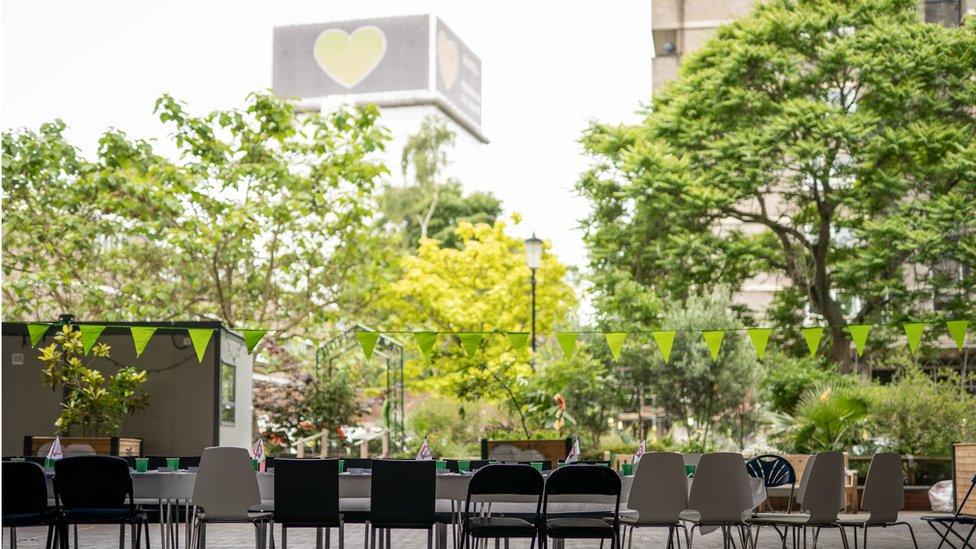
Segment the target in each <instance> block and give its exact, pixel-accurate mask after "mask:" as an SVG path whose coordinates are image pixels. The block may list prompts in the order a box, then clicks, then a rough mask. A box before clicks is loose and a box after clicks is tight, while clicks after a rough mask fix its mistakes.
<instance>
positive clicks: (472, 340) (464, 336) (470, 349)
mask: <svg viewBox="0 0 976 549" xmlns="http://www.w3.org/2000/svg"><path fill="white" fill-rule="evenodd" d="M458 338H459V339H460V340H461V345H462V346H463V347H464V352H465V353H467V355H468V358H474V355H475V354H476V353H477V352H478V347H479V346H480V345H481V340H483V339H484V338H485V334H483V333H481V332H461V333H459V334H458Z"/></svg>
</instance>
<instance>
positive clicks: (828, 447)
mask: <svg viewBox="0 0 976 549" xmlns="http://www.w3.org/2000/svg"><path fill="white" fill-rule="evenodd" d="M871 404H872V395H871V391H870V390H869V388H867V387H865V386H862V385H848V384H840V385H837V384H831V383H829V382H828V383H817V384H816V385H814V386H812V387H810V388H809V389H807V391H806V392H805V393H803V396H802V397H800V401H799V402H798V403H797V404H796V409H795V412H794V413H793V414H781V415H780V417H779V425H780V429H779V431H778V432H777V433H776V438H777V439H779V440H780V441H781V445H782V446H784V449H785V450H787V451H791V452H797V453H805V454H806V453H814V452H830V451H835V450H845V449H847V448H850V447H851V446H852V445H853V444H855V443H857V442H859V441H860V440H861V439H862V438H863V437H862V435H861V433H860V432H859V430H860V429H862V428H863V427H865V426H866V423H867V418H868V417H869V413H870V411H871Z"/></svg>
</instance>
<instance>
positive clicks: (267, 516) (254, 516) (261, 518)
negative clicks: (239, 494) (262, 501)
mask: <svg viewBox="0 0 976 549" xmlns="http://www.w3.org/2000/svg"><path fill="white" fill-rule="evenodd" d="M197 519H198V520H200V521H201V522H210V523H228V524H229V523H241V522H265V521H268V522H270V521H271V520H272V519H273V517H272V514H271V513H252V512H249V513H248V514H247V516H246V517H214V516H207V514H206V513H205V512H203V511H201V512H199V513H197Z"/></svg>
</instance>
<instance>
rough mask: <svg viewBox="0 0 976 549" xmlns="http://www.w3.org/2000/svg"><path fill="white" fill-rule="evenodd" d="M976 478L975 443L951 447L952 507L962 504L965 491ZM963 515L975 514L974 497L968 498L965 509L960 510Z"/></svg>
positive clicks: (975, 504) (975, 503)
mask: <svg viewBox="0 0 976 549" xmlns="http://www.w3.org/2000/svg"><path fill="white" fill-rule="evenodd" d="M973 476H976V442H966V443H960V444H953V445H952V479H953V483H954V484H955V488H956V492H955V498H953V503H952V504H953V506H954V507H955V506H958V505H959V504H960V503H962V498H964V497H966V491H967V490H969V486H970V484H971V483H972V481H973ZM962 513H963V514H966V515H973V514H976V497H972V496H970V497H969V500H968V501H966V507H964V508H963V510H962Z"/></svg>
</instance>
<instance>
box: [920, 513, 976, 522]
mask: <svg viewBox="0 0 976 549" xmlns="http://www.w3.org/2000/svg"><path fill="white" fill-rule="evenodd" d="M952 519H953V516H952V515H923V516H921V517H919V520H924V521H925V522H950V521H952ZM955 519H956V520H955V523H956V524H976V515H959V516H958V517H955Z"/></svg>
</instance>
